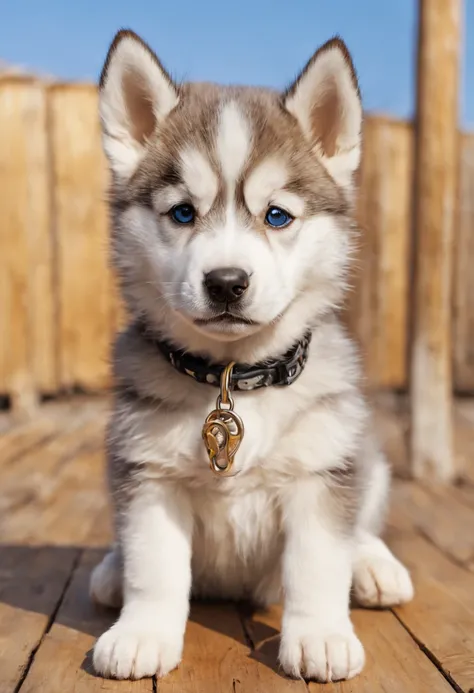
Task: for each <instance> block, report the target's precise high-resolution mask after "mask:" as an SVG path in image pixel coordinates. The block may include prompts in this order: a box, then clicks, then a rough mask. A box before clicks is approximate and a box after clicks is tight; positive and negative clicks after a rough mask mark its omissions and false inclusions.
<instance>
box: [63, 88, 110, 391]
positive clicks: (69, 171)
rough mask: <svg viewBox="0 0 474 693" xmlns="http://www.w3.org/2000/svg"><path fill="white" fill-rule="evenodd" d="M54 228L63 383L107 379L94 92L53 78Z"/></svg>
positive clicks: (102, 180) (106, 276) (96, 385)
mask: <svg viewBox="0 0 474 693" xmlns="http://www.w3.org/2000/svg"><path fill="white" fill-rule="evenodd" d="M49 105H50V111H51V127H52V145H53V152H54V156H53V174H54V209H55V231H56V241H57V247H58V281H59V364H60V382H61V385H62V386H63V387H67V388H70V387H72V386H77V385H79V386H81V387H84V388H87V389H91V390H97V389H101V388H103V387H105V386H106V385H107V384H108V382H109V367H108V354H109V351H108V350H109V342H110V338H111V334H112V330H113V324H112V322H113V310H114V308H113V298H112V279H111V273H110V271H109V269H108V266H107V258H106V256H107V238H108V230H107V227H108V223H107V209H106V204H105V196H106V187H107V173H106V167H105V161H104V157H103V156H102V150H101V146H100V130H99V118H98V115H97V112H98V111H97V91H96V89H95V87H93V86H92V85H59V86H54V87H51V89H50V91H49Z"/></svg>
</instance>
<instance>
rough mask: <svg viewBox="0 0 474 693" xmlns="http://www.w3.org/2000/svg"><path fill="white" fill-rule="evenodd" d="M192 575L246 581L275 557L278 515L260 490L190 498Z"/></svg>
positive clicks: (215, 580)
mask: <svg viewBox="0 0 474 693" xmlns="http://www.w3.org/2000/svg"><path fill="white" fill-rule="evenodd" d="M193 506H194V517H195V527H194V535H193V574H194V578H195V579H197V580H198V581H199V580H201V581H202V580H206V581H208V582H211V583H214V584H219V583H223V584H222V586H223V587H224V585H225V584H228V583H231V582H233V581H235V582H238V583H239V584H241V585H242V584H245V583H249V581H253V580H255V579H258V578H259V576H260V575H261V573H262V572H264V571H266V570H268V566H269V564H274V562H275V560H277V559H278V555H279V547H280V543H281V539H280V537H281V532H280V513H279V510H278V507H277V504H276V502H275V499H274V498H273V497H272V496H271V495H270V494H268V493H267V492H266V491H265V490H263V489H259V490H253V491H250V492H248V493H242V494H241V495H237V496H234V495H219V496H217V495H214V494H212V493H208V492H199V493H198V494H196V495H195V496H194V497H193Z"/></svg>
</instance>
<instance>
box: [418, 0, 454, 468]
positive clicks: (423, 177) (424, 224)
mask: <svg viewBox="0 0 474 693" xmlns="http://www.w3.org/2000/svg"><path fill="white" fill-rule="evenodd" d="M419 7H420V19H419V26H420V30H419V47H418V92H417V138H416V154H415V197H414V223H415V226H414V229H415V267H414V313H413V320H412V326H413V335H412V343H411V369H410V372H411V403H412V406H411V419H412V431H411V458H412V467H413V474H414V476H415V477H417V478H422V479H426V480H428V481H429V480H436V479H442V480H448V479H451V478H452V477H453V476H454V473H455V472H454V455H453V440H452V438H453V432H452V353H451V349H452V344H451V319H452V313H451V309H452V267H453V250H454V222H455V205H456V193H457V170H458V135H457V127H458V85H459V51H460V45H461V42H460V31H461V1H460V0H438V1H437V2H433V0H420V4H419Z"/></svg>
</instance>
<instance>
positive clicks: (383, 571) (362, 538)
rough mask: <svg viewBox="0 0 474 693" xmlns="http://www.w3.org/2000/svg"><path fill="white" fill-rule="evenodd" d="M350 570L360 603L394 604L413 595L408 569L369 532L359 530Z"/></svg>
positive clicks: (367, 604) (400, 602) (374, 605)
mask: <svg viewBox="0 0 474 693" xmlns="http://www.w3.org/2000/svg"><path fill="white" fill-rule="evenodd" d="M352 570H353V576H352V588H353V591H354V597H355V599H356V600H357V602H358V603H359V604H360V605H361V606H369V607H370V606H372V607H380V606H395V605H396V604H404V603H405V602H409V601H410V600H411V599H412V598H413V584H412V581H411V578H410V573H409V572H408V570H407V569H406V568H405V566H403V565H402V564H401V563H400V561H399V560H397V559H396V558H395V556H394V555H393V554H392V553H391V551H390V550H389V549H388V547H387V546H386V545H385V544H384V542H383V541H382V540H381V539H379V538H378V537H375V536H373V535H372V534H369V533H367V532H360V533H359V537H358V541H357V547H356V551H355V555H354V563H353V568H352Z"/></svg>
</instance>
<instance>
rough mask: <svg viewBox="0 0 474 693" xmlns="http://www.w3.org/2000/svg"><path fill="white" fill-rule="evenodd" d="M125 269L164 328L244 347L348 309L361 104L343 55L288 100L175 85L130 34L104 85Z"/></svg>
mask: <svg viewBox="0 0 474 693" xmlns="http://www.w3.org/2000/svg"><path fill="white" fill-rule="evenodd" d="M100 111H101V119H102V126H103V139H104V147H105V151H106V154H107V156H108V158H109V162H110V166H111V170H112V174H113V181H114V182H113V188H112V212H113V222H114V223H113V248H114V259H115V264H116V266H117V268H118V270H119V275H120V276H121V279H122V286H123V289H124V293H125V297H126V299H127V300H128V303H129V306H130V307H131V309H132V311H133V312H135V313H142V314H145V315H146V316H147V317H148V319H149V320H150V321H151V322H152V323H155V324H162V323H163V322H165V323H166V324H167V326H168V327H169V329H171V330H172V329H173V324H181V323H186V325H187V327H188V328H189V329H190V330H192V331H198V332H204V333H205V334H207V335H208V336H210V337H212V338H213V339H216V340H237V339H240V338H242V337H245V336H247V335H249V334H252V333H254V332H257V331H259V330H261V329H262V328H264V327H267V326H269V325H272V324H275V323H277V322H278V321H279V320H280V319H281V318H282V316H284V315H288V313H291V311H294V312H295V314H298V316H299V319H300V320H301V319H303V320H309V318H310V315H314V314H317V313H318V312H321V311H323V310H326V309H327V308H328V307H329V306H332V305H334V303H336V302H337V301H338V300H340V296H341V291H342V288H343V285H344V276H345V270H346V266H347V259H348V253H349V249H350V233H349V232H348V225H347V217H346V215H347V213H348V211H349V204H350V194H351V186H352V174H353V172H354V170H355V169H356V168H357V165H358V162H359V157H360V128H361V106H360V100H359V95H358V90H357V84H356V80H355V75H354V71H353V68H352V63H351V61H350V58H349V56H348V53H347V51H346V49H345V47H344V45H343V44H342V43H341V42H340V41H338V40H334V41H332V42H330V43H329V44H326V46H324V47H323V48H322V49H320V51H318V52H317V53H316V54H315V56H313V58H312V60H311V61H310V63H309V64H308V65H307V67H306V68H305V70H304V71H303V73H302V74H301V75H300V77H299V78H298V79H297V80H296V82H295V83H294V84H293V86H292V87H291V88H290V89H289V90H288V91H287V92H286V93H285V94H278V93H276V92H271V91H266V90H263V89H251V88H232V87H227V88H226V87H218V86H215V85H206V84H185V85H181V86H179V87H178V86H177V85H175V84H174V83H173V82H172V81H171V79H170V78H169V76H168V75H167V74H166V72H165V71H164V69H163V67H162V66H161V64H160V63H159V61H158V59H157V58H156V56H155V55H154V54H153V53H152V52H151V50H150V49H149V48H148V47H147V46H146V45H145V44H143V43H142V42H141V40H140V39H138V37H136V36H135V35H134V34H131V33H130V32H121V33H120V34H119V35H118V36H117V37H116V39H115V41H114V43H113V44H112V47H111V49H110V51H109V55H108V58H107V61H106V64H105V67H104V71H103V74H102V78H101V89H100Z"/></svg>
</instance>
